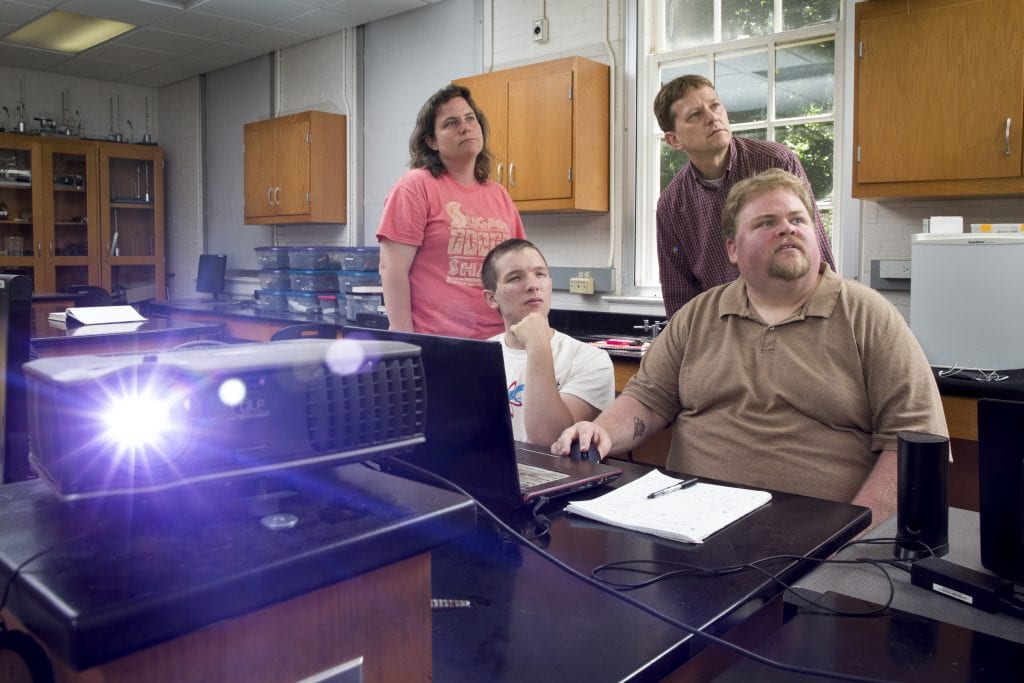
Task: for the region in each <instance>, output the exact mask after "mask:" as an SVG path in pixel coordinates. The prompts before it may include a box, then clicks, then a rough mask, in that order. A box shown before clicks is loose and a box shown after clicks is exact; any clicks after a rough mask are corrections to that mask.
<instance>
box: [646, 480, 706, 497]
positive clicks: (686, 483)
mask: <svg viewBox="0 0 1024 683" xmlns="http://www.w3.org/2000/svg"><path fill="white" fill-rule="evenodd" d="M696 483H697V477H691V478H689V479H683V480H682V481H680V482H676V483H675V484H672V485H671V486H666V487H665V488H663V489H658V490H657V491H653V492H651V493H648V494H647V497H648V498H657V497H658V496H664V495H665V494H666V493H672V492H673V491H681V490H683V489H688V488H690V487H691V486H693V485H694V484H696Z"/></svg>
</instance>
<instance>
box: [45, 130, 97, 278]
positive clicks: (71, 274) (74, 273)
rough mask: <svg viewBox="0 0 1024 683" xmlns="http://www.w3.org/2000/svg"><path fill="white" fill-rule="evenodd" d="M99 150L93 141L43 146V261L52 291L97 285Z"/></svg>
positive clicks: (53, 140)
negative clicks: (44, 213) (75, 286)
mask: <svg viewBox="0 0 1024 683" xmlns="http://www.w3.org/2000/svg"><path fill="white" fill-rule="evenodd" d="M98 155H99V147H98V145H97V143H95V142H89V141H64V140H59V139H51V140H47V141H46V142H44V144H43V178H44V179H45V180H46V181H47V182H46V184H45V188H46V189H45V192H44V195H45V204H44V207H45V212H46V220H45V221H44V223H45V229H44V233H45V238H44V239H43V241H42V244H41V245H40V246H41V248H42V260H43V261H44V263H45V271H46V273H47V275H48V279H51V278H52V279H51V282H52V287H47V290H48V291H55V292H63V291H66V290H67V288H68V287H69V286H71V285H86V284H98V283H99V281H100V266H101V254H100V249H99V220H98V201H99V192H98V187H99V183H98V177H97V176H98V175H99V166H98V163H97V159H98Z"/></svg>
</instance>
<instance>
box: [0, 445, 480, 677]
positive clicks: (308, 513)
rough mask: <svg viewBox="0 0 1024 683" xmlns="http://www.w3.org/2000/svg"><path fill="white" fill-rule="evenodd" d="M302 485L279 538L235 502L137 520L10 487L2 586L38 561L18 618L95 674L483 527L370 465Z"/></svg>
mask: <svg viewBox="0 0 1024 683" xmlns="http://www.w3.org/2000/svg"><path fill="white" fill-rule="evenodd" d="M292 483H293V486H292V487H291V488H293V489H294V490H296V491H301V493H298V494H297V495H293V496H291V497H285V498H282V499H281V502H280V512H284V513H291V514H294V515H296V516H297V517H298V523H297V525H295V526H294V527H293V528H290V529H277V530H272V529H270V528H268V527H266V526H264V525H263V524H262V523H261V517H260V515H259V514H257V515H251V514H245V513H243V512H242V511H241V509H239V510H237V511H236V510H232V509H230V508H228V507H225V506H222V505H219V503H223V502H224V500H226V499H229V498H228V494H227V493H226V492H225V491H223V490H218V491H216V492H211V491H205V492H203V493H202V494H201V495H200V494H199V493H198V492H197V494H196V496H195V497H194V498H191V499H183V498H182V497H180V496H177V497H173V498H169V499H167V500H164V501H159V500H157V501H152V500H151V501H150V503H148V504H146V505H136V506H134V507H133V508H131V509H128V507H127V505H126V504H125V503H124V502H123V501H122V502H119V503H118V502H113V503H110V504H108V505H107V506H106V507H104V508H89V507H76V506H73V505H70V504H62V503H60V502H59V501H58V500H57V499H56V497H55V496H53V494H52V493H51V492H50V490H49V489H48V488H47V486H46V485H45V484H44V483H43V482H42V481H40V480H36V481H28V482H21V483H17V484H8V485H5V486H2V487H0V519H2V520H3V524H2V525H0V585H3V582H6V581H7V580H8V578H9V577H10V576H11V573H12V570H13V569H14V568H16V567H18V566H19V565H21V564H22V563H25V562H28V564H26V565H25V567H24V568H23V569H22V570H21V571H20V572H19V573H18V574H17V576H16V578H15V580H14V582H13V584H12V585H11V592H10V595H9V597H8V600H7V608H8V609H10V611H11V612H12V613H13V614H14V615H15V616H16V617H17V618H18V619H20V620H21V621H22V622H24V623H25V625H26V626H27V627H28V628H29V629H31V630H32V631H33V632H34V633H35V635H36V636H37V637H39V638H40V640H42V641H43V642H45V643H47V644H48V645H49V646H50V647H51V648H52V649H53V650H54V651H55V652H56V653H57V654H58V655H59V656H60V657H61V658H62V659H64V660H65V661H66V662H68V663H69V664H70V665H72V666H74V667H76V668H79V669H82V668H87V667H89V666H92V665H95V664H99V663H102V662H104V661H108V660H111V659H114V658H116V657H119V656H122V655H124V654H127V653H129V652H133V651H135V650H138V649H141V648H142V647H145V646H147V645H151V644H155V643H159V642H163V641H165V640H170V639H173V638H175V637H177V636H179V635H183V634H185V633H188V632H191V631H194V630H196V629H198V628H201V627H203V626H205V625H208V624H211V623H214V622H216V621H219V620H222V619H226V618H228V617H232V616H237V615H240V614H245V613H248V612H252V611H255V610H257V609H260V608H262V607H265V606H267V605H269V604H272V603H274V602H277V601H280V600H284V599H287V598H291V597H294V596H297V595H302V594H304V593H307V592H309V591H311V590H314V589H316V588H321V587H324V586H329V585H331V584H334V583H337V582H338V581H342V580H344V579H346V578H349V577H352V576H355V575H357V574H360V573H364V572H366V571H369V570H372V569H375V568H377V567H381V566H384V565H387V564H390V563H392V562H395V561H398V560H401V559H404V558H407V557H411V556H413V555H416V554H419V553H422V552H426V551H428V550H430V549H431V548H432V547H434V546H436V545H438V544H440V543H444V542H446V541H448V540H450V539H452V538H454V537H456V536H458V535H460V534H464V533H469V532H470V531H471V530H472V529H473V527H474V524H475V521H476V509H475V506H474V505H473V503H472V501H471V500H469V499H467V498H465V497H463V496H460V495H458V494H454V493H450V492H448V491H443V490H441V489H437V488H433V487H430V486H426V485H423V484H419V483H416V482H412V481H409V480H406V479H401V478H399V477H395V476H392V475H389V474H384V473H381V472H377V471H374V470H371V469H369V468H367V467H364V466H363V465H361V464H355V465H347V466H344V467H338V468H334V469H329V470H325V471H323V472H321V473H318V474H317V476H316V477H313V476H312V475H308V476H303V477H302V478H301V479H300V478H299V477H296V478H295V480H294V481H293V482H292ZM214 494H216V495H217V498H216V499H215V498H214ZM235 500H238V499H235ZM33 557H34V558H35V559H31V558H33Z"/></svg>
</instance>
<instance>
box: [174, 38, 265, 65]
mask: <svg viewBox="0 0 1024 683" xmlns="http://www.w3.org/2000/svg"><path fill="white" fill-rule="evenodd" d="M262 54H266V53H265V52H263V51H262V50H258V49H256V48H252V47H246V46H245V45H236V44H235V43H214V44H213V45H211V46H210V47H204V48H203V49H202V50H197V51H195V52H193V53H192V56H194V57H197V58H199V59H210V60H213V61H215V62H221V63H223V64H238V63H239V62H244V61H247V60H249V59H252V58H253V57H259V56H260V55H262Z"/></svg>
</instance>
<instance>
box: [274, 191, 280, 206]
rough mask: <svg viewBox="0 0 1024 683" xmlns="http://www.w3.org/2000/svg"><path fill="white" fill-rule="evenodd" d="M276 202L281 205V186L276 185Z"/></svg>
mask: <svg viewBox="0 0 1024 683" xmlns="http://www.w3.org/2000/svg"><path fill="white" fill-rule="evenodd" d="M274 203H275V204H277V205H278V206H281V188H280V187H275V188H274Z"/></svg>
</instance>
